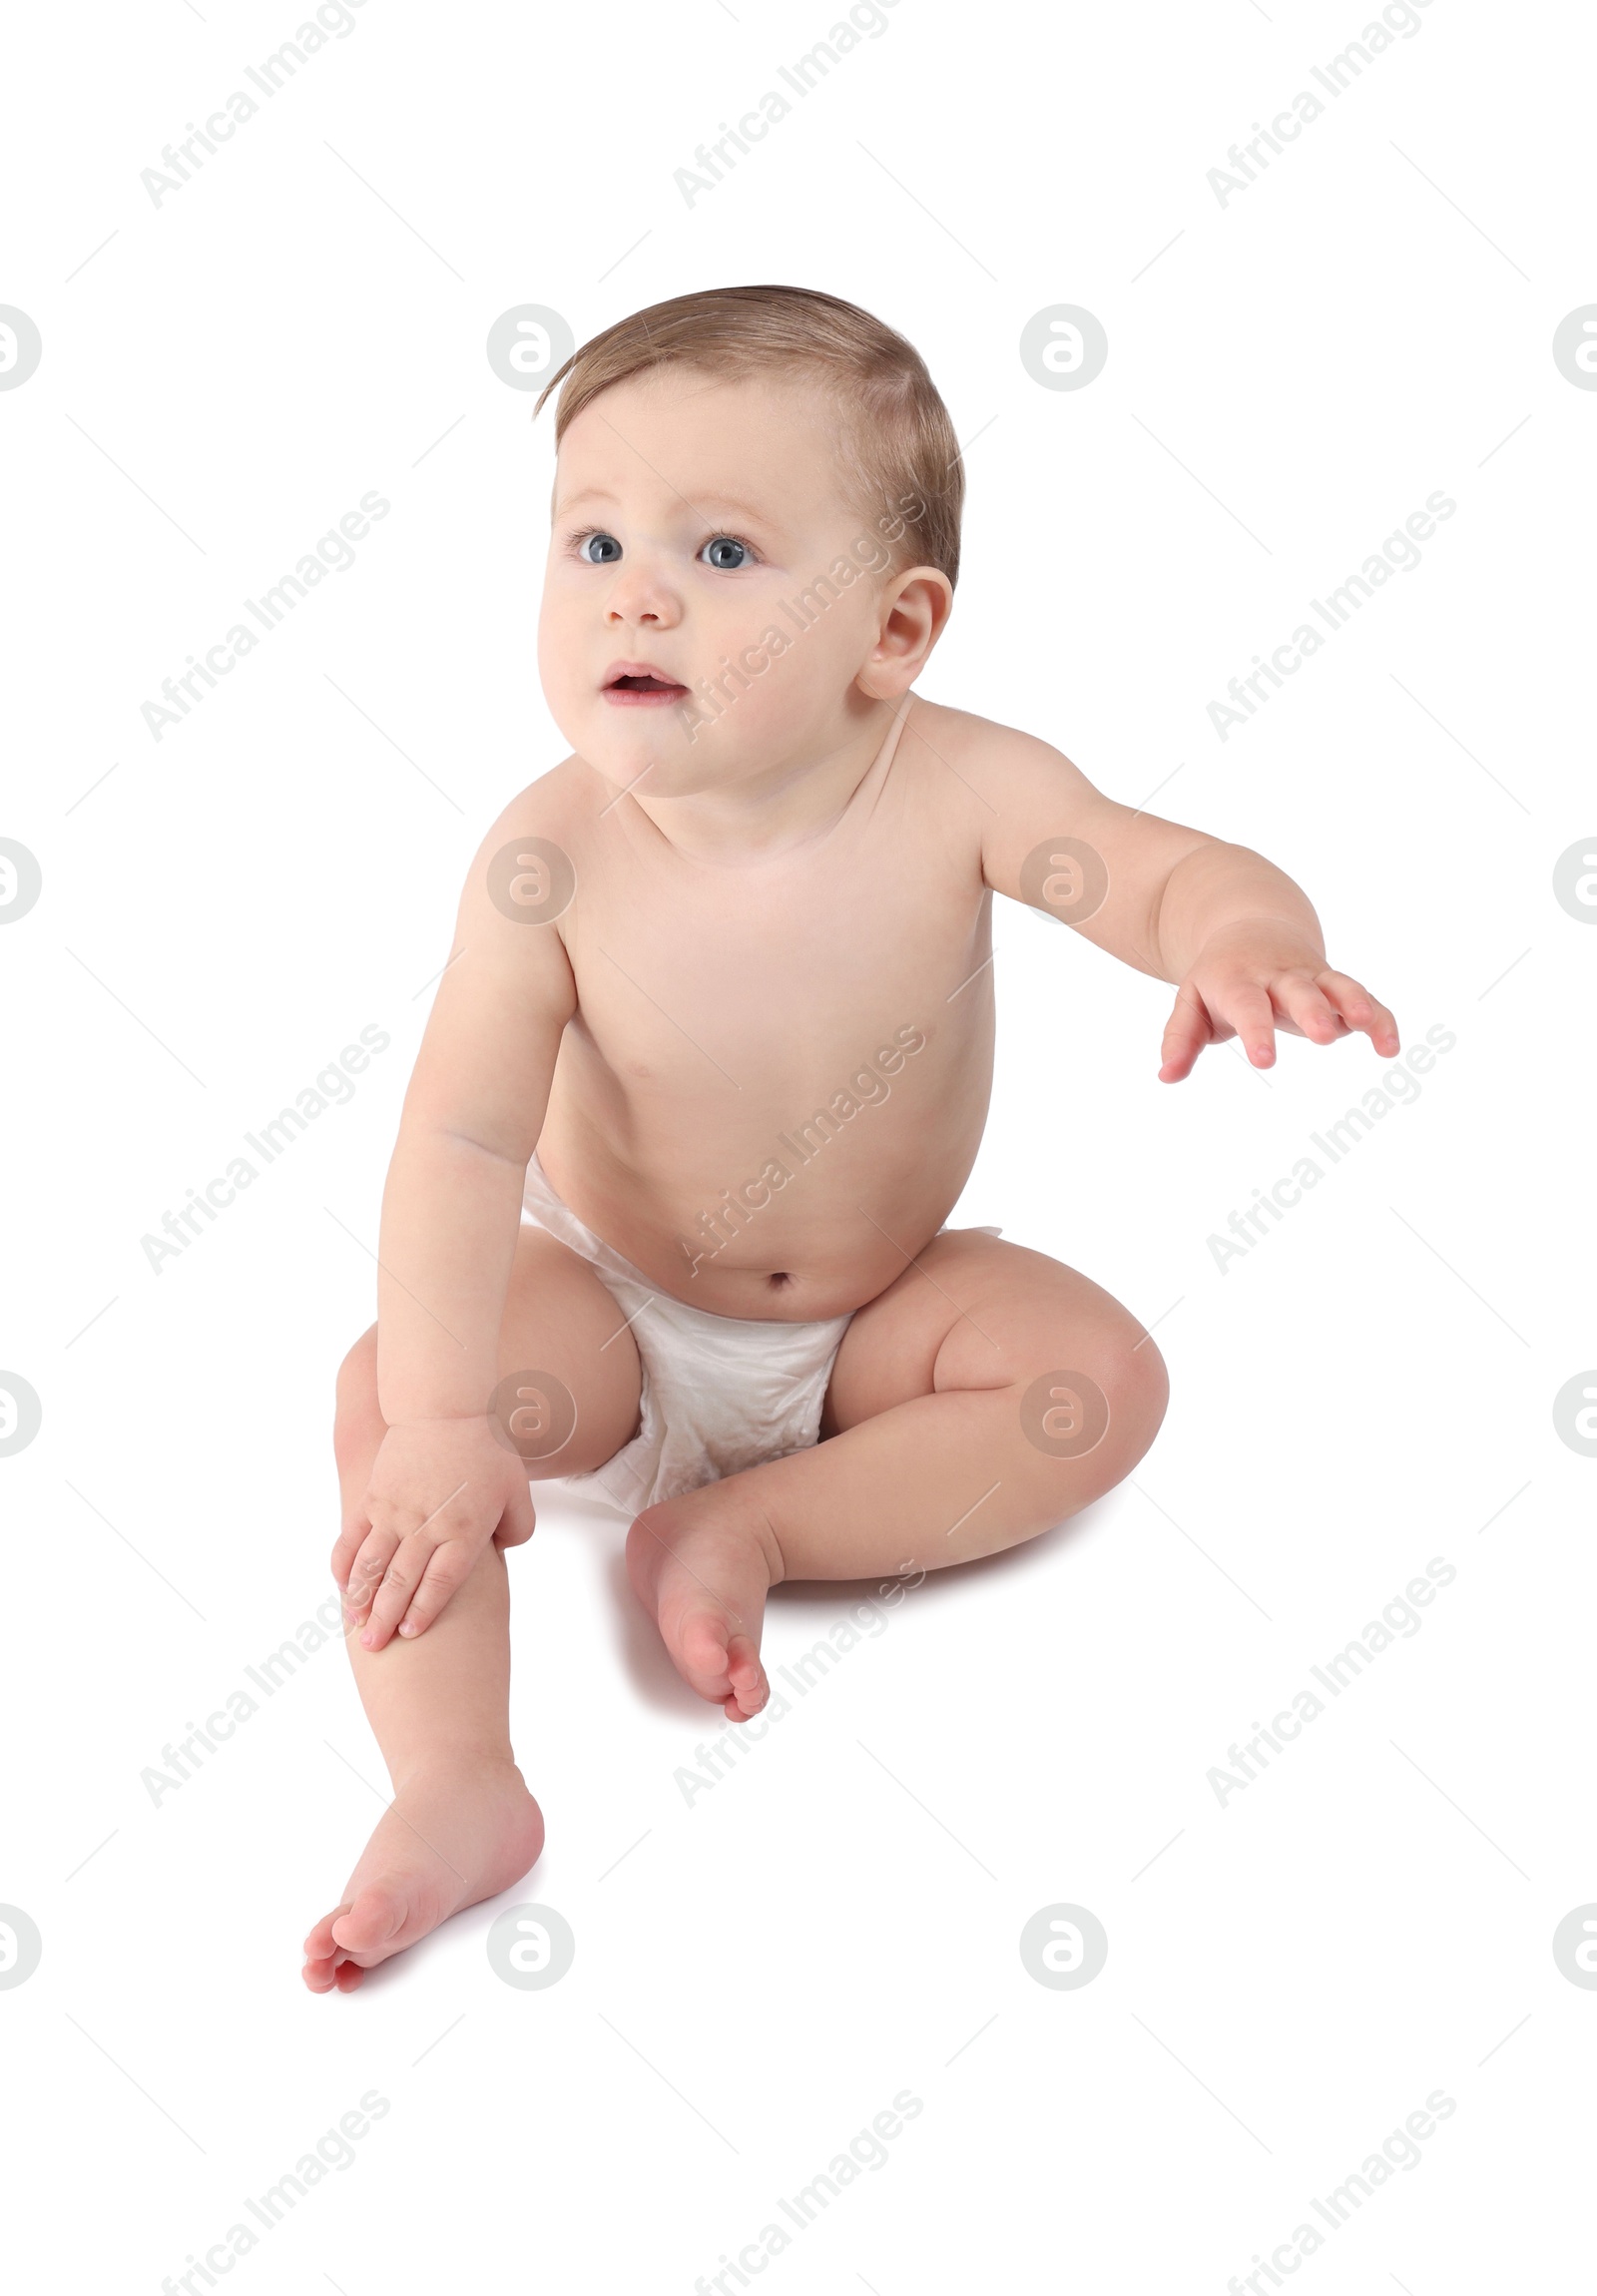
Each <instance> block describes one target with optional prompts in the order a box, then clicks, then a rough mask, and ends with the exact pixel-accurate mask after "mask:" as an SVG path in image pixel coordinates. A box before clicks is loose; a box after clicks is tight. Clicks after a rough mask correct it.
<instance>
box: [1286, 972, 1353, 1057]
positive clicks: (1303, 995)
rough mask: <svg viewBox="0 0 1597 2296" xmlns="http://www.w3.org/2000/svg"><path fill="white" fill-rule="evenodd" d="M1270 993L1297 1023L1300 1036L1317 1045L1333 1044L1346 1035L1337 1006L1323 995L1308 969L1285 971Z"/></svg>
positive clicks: (1343, 1022) (1344, 1025) (1345, 1026)
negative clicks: (1305, 970) (1304, 970)
mask: <svg viewBox="0 0 1597 2296" xmlns="http://www.w3.org/2000/svg"><path fill="white" fill-rule="evenodd" d="M1271 993H1272V994H1273V995H1274V997H1275V1000H1276V1002H1277V1004H1278V1005H1279V1006H1280V1007H1281V1008H1282V1009H1283V1010H1284V1011H1285V1012H1286V1013H1287V1015H1288V1017H1289V1018H1290V1019H1291V1020H1292V1021H1293V1022H1294V1024H1295V1025H1296V1027H1297V1028H1298V1030H1299V1033H1300V1034H1301V1035H1304V1036H1307V1037H1308V1038H1309V1040H1310V1041H1311V1043H1314V1044H1333V1043H1334V1042H1335V1040H1336V1038H1337V1037H1338V1036H1345V1035H1346V1033H1347V1024H1346V1022H1345V1021H1344V1020H1343V1019H1342V1017H1341V1014H1340V1013H1339V1012H1338V1011H1337V1010H1336V1009H1335V1007H1334V1006H1333V1005H1332V1004H1331V1002H1330V1001H1329V1000H1328V999H1327V998H1326V997H1325V996H1323V995H1322V994H1321V992H1320V990H1319V989H1318V988H1317V987H1316V985H1315V982H1314V980H1313V979H1312V978H1311V976H1310V975H1309V974H1308V973H1307V972H1286V973H1283V974H1282V976H1281V978H1280V979H1279V980H1275V981H1272V983H1271Z"/></svg>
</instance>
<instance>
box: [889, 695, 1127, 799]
mask: <svg viewBox="0 0 1597 2296" xmlns="http://www.w3.org/2000/svg"><path fill="white" fill-rule="evenodd" d="M902 746H903V748H904V749H905V750H906V751H908V752H909V753H910V754H911V755H912V756H917V757H924V759H925V760H926V761H927V762H928V763H931V764H937V763H940V764H942V765H944V766H946V767H948V768H950V769H951V770H952V771H953V772H954V773H956V774H958V775H959V776H960V777H961V778H962V779H963V780H964V781H965V783H966V784H967V786H969V787H971V788H973V789H974V790H975V791H976V792H978V793H979V794H980V795H981V796H983V797H985V798H986V799H988V800H989V802H994V803H996V802H997V801H998V800H999V799H1000V798H1001V797H1002V796H1003V795H1004V794H1005V793H1008V794H1010V795H1012V794H1013V793H1014V790H1015V788H1016V785H1017V784H1021V785H1024V784H1025V783H1027V782H1036V783H1039V784H1042V785H1046V784H1047V783H1049V782H1050V781H1051V782H1053V783H1055V784H1059V783H1068V782H1075V783H1077V784H1079V783H1081V782H1082V780H1083V776H1082V775H1081V774H1080V773H1079V772H1078V771H1077V769H1076V767H1075V766H1073V765H1072V764H1071V762H1070V760H1069V759H1068V758H1067V757H1066V756H1065V754H1064V752H1063V751H1062V750H1056V749H1055V748H1054V747H1053V745H1052V743H1050V742H1045V741H1042V740H1040V739H1039V738H1038V736H1037V735H1035V734H1028V733H1024V732H1022V730H1021V729H1020V728H1019V727H1018V726H1002V725H999V724H998V722H997V721H996V720H995V719H993V718H978V717H977V716H976V715H975V713H974V712H973V711H970V710H951V709H948V708H945V707H944V705H943V704H942V703H940V702H928V701H926V700H924V699H923V698H922V697H921V696H919V695H917V696H916V697H915V703H914V707H913V708H912V709H911V710H910V713H909V716H908V718H907V719H906V720H905V722H904V731H903V744H902Z"/></svg>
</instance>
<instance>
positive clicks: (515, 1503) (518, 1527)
mask: <svg viewBox="0 0 1597 2296" xmlns="http://www.w3.org/2000/svg"><path fill="white" fill-rule="evenodd" d="M537 1520H538V1517H537V1515H536V1514H535V1513H534V1512H533V1505H532V1493H531V1491H530V1490H527V1489H525V1488H523V1489H522V1490H520V1491H518V1492H517V1493H516V1494H515V1495H514V1496H513V1497H512V1498H511V1500H510V1502H509V1504H508V1505H507V1506H506V1508H505V1511H504V1513H503V1514H502V1515H501V1516H500V1517H499V1528H498V1529H497V1530H496V1531H495V1532H494V1534H493V1535H494V1544H495V1545H496V1546H524V1545H525V1544H526V1542H527V1540H528V1539H529V1538H531V1536H532V1534H533V1530H534V1528H535V1527H536V1525H537Z"/></svg>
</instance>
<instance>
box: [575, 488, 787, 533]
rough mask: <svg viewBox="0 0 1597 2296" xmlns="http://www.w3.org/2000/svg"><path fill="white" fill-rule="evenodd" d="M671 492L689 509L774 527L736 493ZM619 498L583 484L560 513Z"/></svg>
mask: <svg viewBox="0 0 1597 2296" xmlns="http://www.w3.org/2000/svg"><path fill="white" fill-rule="evenodd" d="M673 492H674V493H676V494H677V498H678V500H679V501H682V502H686V503H687V504H688V507H689V508H690V509H691V510H696V511H697V510H699V509H700V508H701V505H703V506H707V507H708V508H710V509H712V510H733V511H736V512H737V513H738V515H739V516H740V517H741V518H748V519H752V520H753V521H754V522H755V523H756V524H757V525H760V526H771V527H775V526H776V524H777V521H776V519H775V518H773V517H772V515H771V513H770V511H769V510H762V509H761V508H760V506H759V505H758V504H757V503H753V502H745V501H743V500H742V499H741V497H740V496H738V495H736V494H703V495H701V496H700V497H699V498H698V499H697V500H695V499H694V497H693V496H692V495H688V494H684V493H682V492H681V490H680V489H678V488H673ZM619 500H620V496H619V495H616V494H612V493H611V492H610V490H609V488H608V487H604V486H585V487H583V489H582V491H581V492H580V493H578V494H568V495H567V497H566V499H565V501H564V502H562V504H561V505H560V515H561V516H562V517H563V516H564V515H565V514H566V513H567V512H568V511H569V510H571V509H572V508H574V506H575V505H576V504H577V503H579V502H618V501H619Z"/></svg>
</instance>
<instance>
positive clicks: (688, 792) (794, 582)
mask: <svg viewBox="0 0 1597 2296" xmlns="http://www.w3.org/2000/svg"><path fill="white" fill-rule="evenodd" d="M836 422H837V418H836V416H835V414H834V413H833V412H832V410H831V408H830V405H829V403H828V401H827V399H826V398H825V396H824V395H823V394H822V393H821V392H820V391H818V390H816V389H814V388H813V387H811V386H808V385H805V384H800V383H798V382H795V383H785V382H777V381H756V380H746V381H740V382H731V383H729V382H721V381H717V380H715V379H714V378H712V377H711V376H709V375H706V374H703V373H701V372H699V371H697V370H695V369H692V368H687V367H665V368H656V369H655V370H653V371H652V372H650V373H648V374H644V375H639V376H636V377H634V378H632V379H631V380H629V381H627V382H622V383H616V384H613V385H612V386H611V388H610V389H608V390H606V391H603V392H601V393H600V395H599V397H597V398H596V399H593V400H592V401H590V403H589V404H588V405H587V406H585V407H584V408H583V410H582V412H581V413H580V414H579V415H578V416H577V417H576V418H575V420H574V421H573V422H572V423H571V425H570V427H569V428H568V430H567V432H566V435H565V438H564V441H563V442H562V444H561V448H560V460H559V470H558V476H557V479H556V486H555V507H554V528H553V533H552V536H551V540H550V549H549V564H548V570H547V573H546V576H545V581H544V594H543V610H542V614H541V617H540V621H539V631H538V666H539V672H540V675H541V677H542V680H543V689H544V694H545V696H546V698H547V700H548V703H549V707H550V710H551V711H552V713H553V715H554V718H555V721H556V723H557V724H558V726H559V727H560V730H561V732H562V734H564V736H565V738H566V740H567V741H568V742H569V743H570V744H571V747H572V748H573V750H575V751H576V753H577V754H578V756H579V757H581V758H584V759H586V761H587V762H588V764H590V765H591V766H593V767H594V768H595V769H596V770H597V771H598V772H599V773H600V774H602V775H603V776H604V778H605V780H606V781H609V782H612V783H614V784H616V785H617V786H619V787H625V786H626V785H628V784H630V783H633V782H635V781H638V779H639V777H640V776H642V775H645V773H646V769H647V778H646V779H645V780H644V781H643V782H642V783H641V785H640V787H639V791H638V795H639V797H640V798H647V797H648V796H650V795H653V796H655V797H658V798H661V799H669V798H677V797H689V796H693V795H695V794H697V793H699V792H701V791H706V790H712V789H721V788H725V787H727V786H729V785H730V784H733V783H738V782H749V781H753V780H755V779H756V778H757V777H763V776H769V775H771V774H772V773H773V772H774V771H775V772H777V773H778V774H780V773H781V771H782V770H783V769H784V767H785V766H791V765H793V764H796V763H800V762H805V761H808V760H812V759H814V758H815V757H817V756H819V755H821V754H823V753H824V751H825V750H826V749H827V748H828V747H832V746H835V745H836V743H837V742H839V741H840V740H843V739H846V738H847V737H848V735H849V734H850V733H852V732H853V731H855V730H856V729H857V720H858V716H859V714H860V712H861V710H862V709H863V707H864V706H865V703H866V701H867V699H868V696H869V694H870V692H871V690H872V689H871V688H870V687H868V686H867V687H864V688H861V687H858V686H856V680H857V679H858V678H859V677H860V675H861V673H864V674H865V676H866V677H867V678H868V677H869V676H870V665H871V662H872V656H873V649H874V648H875V646H876V643H877V639H878V636H879V633H880V629H881V621H882V615H883V611H884V603H885V602H886V601H887V598H888V593H889V592H891V591H893V590H894V589H895V587H896V584H897V582H898V581H899V580H900V579H901V574H902V571H905V570H901V571H900V575H899V576H897V577H894V580H893V581H892V582H889V581H888V579H887V576H888V569H889V567H890V565H891V564H892V556H893V553H892V550H891V548H890V547H889V541H890V538H891V537H892V535H893V533H894V529H895V523H896V517H895V514H896V513H898V511H899V506H894V505H889V504H887V503H885V502H884V503H882V504H881V505H880V506H879V507H878V508H877V509H875V510H872V511H870V512H863V511H861V510H860V509H859V508H858V507H857V506H855V505H853V504H852V503H851V502H850V499H849V497H848V495H847V493H846V491H845V487H844V481H843V477H842V474H841V472H840V471H839V469H838V438H837V428H836ZM839 558H841V559H845V560H847V562H848V568H849V569H850V570H851V573H852V579H850V580H848V581H846V582H843V581H840V580H839V579H838V572H839V570H838V568H837V561H838V559H839ZM819 578H824V582H825V586H824V587H823V588H818V589H817V588H816V587H815V585H816V583H817V579H819ZM729 666H730V667H729ZM717 681H720V683H719V684H718V683H717ZM884 690H885V689H884Z"/></svg>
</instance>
